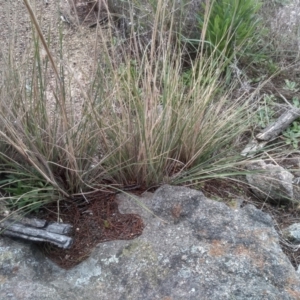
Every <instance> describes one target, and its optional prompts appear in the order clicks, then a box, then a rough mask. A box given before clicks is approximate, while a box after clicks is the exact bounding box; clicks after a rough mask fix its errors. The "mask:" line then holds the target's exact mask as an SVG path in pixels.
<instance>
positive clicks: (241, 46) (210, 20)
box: [192, 0, 261, 65]
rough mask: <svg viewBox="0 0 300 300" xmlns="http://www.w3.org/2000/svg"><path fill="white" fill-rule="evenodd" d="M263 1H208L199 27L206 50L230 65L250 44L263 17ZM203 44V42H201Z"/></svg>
mask: <svg viewBox="0 0 300 300" xmlns="http://www.w3.org/2000/svg"><path fill="white" fill-rule="evenodd" d="M260 7H261V3H260V2H259V1H256V0H214V1H211V2H206V4H205V6H204V11H205V13H204V14H203V13H199V17H198V19H199V29H200V30H201V31H202V39H203V40H199V41H195V40H193V41H192V43H194V44H196V45H197V44H198V45H199V44H200V43H203V48H204V50H205V51H206V52H207V53H208V54H209V55H213V56H214V57H215V58H217V59H219V58H222V59H223V60H225V61H226V65H228V64H229V63H230V62H231V60H232V59H233V57H234V56H235V55H236V56H237V57H239V56H241V54H242V53H243V52H244V51H245V50H246V49H247V48H249V46H251V40H253V39H254V37H255V35H256V34H257V27H258V25H259V24H260V20H259V18H258V17H257V14H256V13H257V12H258V10H259V9H260ZM201 47H202V46H201Z"/></svg>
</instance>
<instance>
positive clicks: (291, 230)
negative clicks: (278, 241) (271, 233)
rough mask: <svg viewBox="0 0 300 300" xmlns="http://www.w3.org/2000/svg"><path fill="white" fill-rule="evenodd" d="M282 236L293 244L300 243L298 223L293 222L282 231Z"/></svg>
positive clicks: (299, 226)
mask: <svg viewBox="0 0 300 300" xmlns="http://www.w3.org/2000/svg"><path fill="white" fill-rule="evenodd" d="M282 234H283V237H284V238H285V239H287V240H288V241H290V242H292V243H294V244H300V223H294V224H292V225H291V226H289V227H287V228H285V229H284V230H283V231H282Z"/></svg>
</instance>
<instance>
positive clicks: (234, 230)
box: [0, 185, 300, 300]
mask: <svg viewBox="0 0 300 300" xmlns="http://www.w3.org/2000/svg"><path fill="white" fill-rule="evenodd" d="M118 201H119V208H120V211H121V212H122V213H129V212H130V213H138V214H140V215H141V216H142V218H143V220H144V223H145V229H144V232H143V234H142V235H141V236H140V237H138V238H137V239H135V240H129V241H111V242H107V243H103V244H99V245H98V247H96V249H95V250H94V251H93V253H92V255H91V256H90V257H89V258H88V259H87V260H86V261H84V262H82V263H81V264H79V265H78V266H76V267H74V268H73V269H71V270H69V271H66V270H62V269H60V268H59V267H57V266H56V265H54V264H53V263H52V262H50V261H49V260H48V259H46V258H44V257H43V256H41V254H40V253H39V252H38V251H37V250H35V247H34V246H32V245H31V244H24V243H19V242H18V241H13V240H9V239H7V238H3V239H1V240H0V251H1V252H0V253H1V254H0V265H1V267H0V282H1V287H0V299H22V300H27V299H28V300H29V299H30V300H35V299H36V300H38V299H39V300H40V299H49V300H52V299H53V300H54V299H55V300H59V299H63V300H66V299H72V300H73V299H85V300H88V299H91V300H92V299H103V300H105V299H108V300H125V299H134V300H138V299H143V300H153V299H160V300H162V299H164V300H171V299H172V300H177V299H178V300H179V299H180V300H181V299H182V300H187V299H189V300H199V299H200V300H201V299H203V300H205V299H207V300H214V299H215V300H219V299H222V300H223V299H240V300H245V299H253V300H254V299H255V300H258V299H268V300H270V299H274V300H275V299H276V300H277V299H300V279H299V275H298V274H297V272H296V271H295V269H294V268H293V266H292V265H291V263H290V262H289V260H288V258H287V257H286V256H285V254H284V253H283V252H282V250H281V248H280V246H279V240H278V235H277V233H276V231H275V229H274V227H273V223H272V219H271V217H270V216H269V215H267V214H265V213H263V212H261V211H260V210H257V209H256V208H255V207H254V206H252V205H247V206H245V207H244V208H241V209H236V210H234V209H231V208H229V207H228V206H226V205H225V204H224V203H220V202H216V201H212V200H209V199H207V198H206V197H205V196H204V195H203V194H202V193H201V192H200V191H196V190H192V189H189V188H185V187H172V186H169V185H164V186H162V187H160V188H159V189H158V190H157V191H156V192H155V193H154V194H145V195H144V196H143V197H136V198H135V199H134V198H133V196H132V197H131V198H129V197H128V196H124V195H123V196H119V200H118ZM137 202H138V203H137ZM141 206H144V207H143V208H142V207H141ZM145 207H147V208H149V210H151V211H152V212H153V214H155V216H154V215H153V214H151V213H149V212H148V211H147V210H146V209H145Z"/></svg>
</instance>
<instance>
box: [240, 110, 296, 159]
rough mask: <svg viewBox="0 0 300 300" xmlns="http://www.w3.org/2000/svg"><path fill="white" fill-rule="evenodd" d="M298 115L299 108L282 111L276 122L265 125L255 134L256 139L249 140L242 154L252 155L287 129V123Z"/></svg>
mask: <svg viewBox="0 0 300 300" xmlns="http://www.w3.org/2000/svg"><path fill="white" fill-rule="evenodd" d="M299 117H300V109H299V108H296V107H293V108H292V109H290V110H288V111H286V112H285V113H283V114H282V115H281V116H280V117H279V118H278V119H277V121H276V122H274V123H273V124H271V125H269V126H268V127H266V128H265V129H264V130H263V131H262V132H260V133H259V134H257V135H256V139H253V140H252V141H250V142H249V143H248V144H247V145H246V147H245V148H244V150H243V151H242V152H241V155H242V156H248V157H252V156H254V155H255V153H256V152H257V151H259V150H260V149H262V148H263V147H264V146H265V145H266V144H267V142H268V141H271V140H273V139H275V138H276V137H277V136H278V135H279V134H280V133H281V132H282V131H284V130H285V129H287V128H288V127H289V125H290V124H291V123H292V122H293V121H294V120H296V119H297V118H299Z"/></svg>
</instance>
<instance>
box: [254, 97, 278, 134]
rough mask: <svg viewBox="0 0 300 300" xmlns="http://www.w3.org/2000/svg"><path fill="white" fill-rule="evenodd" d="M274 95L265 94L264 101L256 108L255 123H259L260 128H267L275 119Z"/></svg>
mask: <svg viewBox="0 0 300 300" xmlns="http://www.w3.org/2000/svg"><path fill="white" fill-rule="evenodd" d="M275 100H276V99H275V96H274V95H265V96H264V98H263V102H262V103H261V104H259V107H258V108H257V110H256V115H255V117H254V123H255V125H258V126H259V127H260V128H262V129H263V128H266V127H267V126H268V125H269V124H270V123H271V122H272V121H273V120H274V114H275V111H274V109H273V106H274V103H275Z"/></svg>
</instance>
